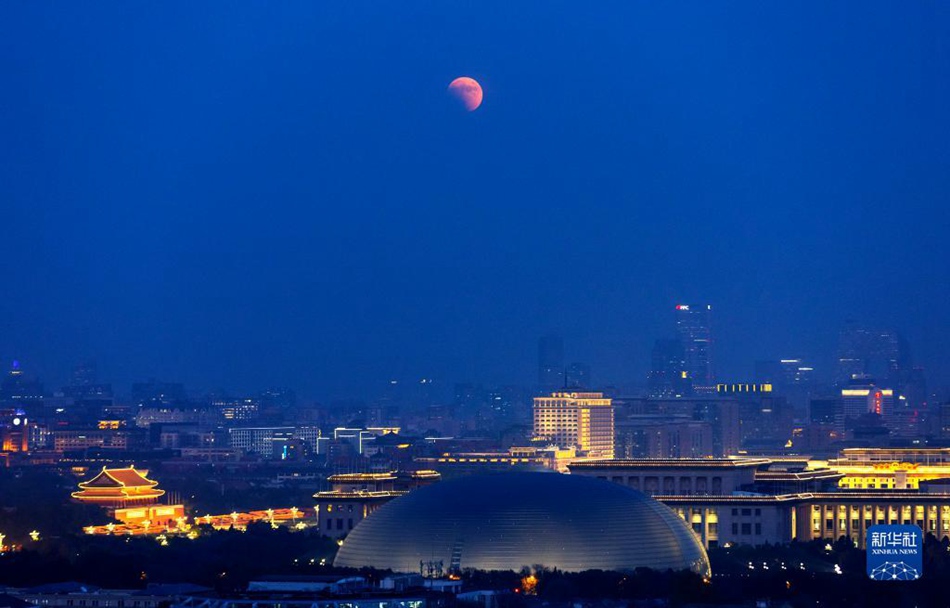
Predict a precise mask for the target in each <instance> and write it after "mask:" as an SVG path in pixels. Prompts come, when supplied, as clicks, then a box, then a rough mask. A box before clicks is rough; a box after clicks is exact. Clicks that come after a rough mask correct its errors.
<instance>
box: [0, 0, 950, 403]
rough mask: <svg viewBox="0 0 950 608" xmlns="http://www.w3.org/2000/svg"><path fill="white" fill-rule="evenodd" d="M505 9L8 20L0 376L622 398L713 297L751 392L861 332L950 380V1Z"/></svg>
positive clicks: (140, 13)
mask: <svg viewBox="0 0 950 608" xmlns="http://www.w3.org/2000/svg"><path fill="white" fill-rule="evenodd" d="M492 6H493V7H494V8H492V9H491V10H489V8H488V7H486V6H481V5H480V6H477V7H476V6H464V7H463V6H451V5H443V6H437V7H436V6H431V7H428V8H423V7H422V6H416V7H414V8H405V7H397V6H390V7H384V8H381V9H380V10H379V11H375V12H371V13H370V12H366V13H361V12H360V11H357V10H355V9H346V10H344V9H343V8H342V7H339V6H334V5H306V4H294V3H291V4H286V5H282V6H279V7H267V9H266V10H265V9H264V8H263V7H258V6H252V5H241V6H236V7H234V8H233V10H232V11H230V12H228V13H227V14H220V13H219V12H218V11H217V10H215V9H214V8H213V7H210V6H204V7H188V9H187V10H186V9H184V7H177V8H176V7H170V8H167V10H166V7H162V8H159V7H142V8H141V10H135V11H129V12H121V11H112V10H110V9H109V8H108V7H106V6H102V5H100V6H91V7H90V6H78V5H69V6H63V7H59V8H58V10H56V11H48V10H47V9H46V8H45V7H43V6H41V5H37V4H35V3H25V4H24V3H15V4H10V5H6V6H4V7H3V8H2V9H0V10H2V16H3V19H2V20H0V37H2V39H4V40H6V41H7V43H8V44H9V45H10V46H11V48H15V49H17V50H18V52H16V53H7V54H6V55H5V59H4V63H3V65H4V67H5V70H4V73H5V80H4V85H5V90H6V91H7V94H6V95H4V100H5V101H4V102H3V104H4V105H3V111H2V112H0V132H2V133H3V135H4V140H5V141H6V142H8V145H5V146H4V147H3V149H2V150H0V201H3V202H2V204H3V208H4V212H5V215H4V222H3V223H2V224H0V259H2V260H3V276H4V280H5V282H6V284H7V285H8V286H9V288H8V289H6V290H5V292H4V293H5V297H4V298H3V299H2V300H0V360H10V359H13V358H17V359H20V360H22V361H24V362H30V365H31V367H33V368H34V369H37V370H38V372H39V373H40V374H41V375H43V376H44V377H50V378H55V377H64V376H65V375H66V374H67V373H68V370H69V368H70V367H71V366H72V365H73V364H74V362H76V361H81V360H85V359H88V358H90V357H92V358H95V359H97V360H98V361H99V364H100V366H101V368H102V369H103V371H108V372H109V374H110V375H112V376H113V377H115V378H121V379H122V381H123V382H132V381H134V380H136V379H139V378H143V377H148V376H155V377H163V378H164V377H167V378H177V379H181V380H182V381H183V382H186V383H187V384H189V385H194V386H198V385H205V386H208V387H213V386H220V385H232V384H240V383H242V382H247V383H249V384H254V385H267V384H278V385H290V384H292V385H295V386H297V387H298V389H299V390H300V391H301V392H302V393H318V392H322V391H324V390H325V391H327V392H329V393H331V394H352V393H355V392H359V391H360V390H361V388H362V387H363V386H364V385H365V384H366V383H367V382H369V381H371V379H373V378H385V377H388V376H397V377H399V376H406V377H408V376H410V375H423V374H425V375H433V376H435V377H438V378H471V379H478V377H479V376H484V377H485V378H496V379H497V381H498V382H503V383H504V382H514V381H517V379H518V378H523V377H532V376H533V375H534V374H535V370H534V361H533V359H534V357H533V355H532V352H533V351H534V349H535V346H536V344H535V341H536V339H537V337H538V336H541V335H544V334H546V333H548V332H551V331H555V332H557V333H559V334H560V335H562V336H563V338H564V340H565V341H566V343H569V344H572V345H574V346H573V347H572V348H574V349H575V350H576V351H577V354H576V360H577V361H583V362H586V363H588V364H590V365H591V367H592V369H593V370H595V371H594V373H595V376H596V378H598V379H599V381H603V382H622V381H624V379H625V378H629V377H636V376H638V375H641V376H642V374H643V373H645V371H646V370H647V369H648V368H649V361H650V345H652V343H653V340H654V338H657V337H662V336H663V335H666V334H667V333H668V332H667V330H666V328H667V327H668V322H669V315H668V310H669V306H670V305H671V304H675V303H678V302H707V303H710V304H712V305H713V306H714V308H715V312H716V326H717V328H719V330H717V331H719V332H720V334H719V337H718V338H717V344H716V348H717V351H716V357H717V360H718V362H719V365H720V366H721V369H720V370H718V371H720V372H721V373H722V374H724V375H729V376H738V375H740V374H741V375H745V374H748V373H751V369H750V367H749V366H750V363H749V362H750V361H754V360H756V359H767V358H780V357H804V358H807V359H810V360H815V362H816V366H817V367H819V368H824V367H825V366H826V365H827V364H828V363H826V362H823V361H821V360H820V359H821V358H822V357H823V356H825V357H833V356H834V354H833V353H834V349H835V347H836V344H837V339H838V338H837V336H838V331H839V328H840V326H841V324H842V323H844V322H845V321H846V320H847V319H856V320H858V321H859V322H861V323H862V324H864V325H866V326H870V327H885V328H892V327H893V328H896V329H897V330H898V331H900V332H901V333H902V334H904V335H905V336H906V338H907V340H908V341H909V342H910V343H911V344H913V345H914V347H915V348H914V350H915V353H914V355H915V358H916V359H917V360H919V361H921V362H923V363H924V365H926V367H927V371H928V374H930V375H931V376H932V377H933V378H935V379H939V378H947V377H950V354H948V353H950V351H948V350H947V349H946V348H944V345H945V344H947V343H950V323H947V315H946V308H945V306H943V305H942V303H943V302H946V301H950V282H948V281H946V280H944V278H945V277H946V276H950V251H948V248H947V247H948V245H947V239H946V238H945V235H946V233H947V228H948V226H950V210H948V207H947V205H946V200H947V192H948V185H947V183H946V173H947V172H946V171H945V168H946V166H947V163H948V159H950V149H948V146H950V144H948V142H950V116H948V113H947V112H946V111H945V108H947V107H950V83H948V80H947V78H946V74H947V73H950V52H948V50H947V48H946V46H945V45H943V44H942V42H941V41H942V40H944V39H945V38H946V36H945V35H944V34H945V32H946V27H947V26H946V24H947V23H948V22H950V15H948V14H947V10H948V9H947V8H946V7H944V6H943V5H940V4H914V5H912V6H909V7H906V9H905V10H902V11H894V10H892V6H891V5H889V4H888V3H883V2H881V3H877V2H871V3H861V4H860V5H857V4H850V3H845V4H842V5H835V6H812V7H804V6H803V7H785V6H771V7H740V6H727V5H725V4H723V5H709V4H706V3H701V2H692V3H686V5H685V6H683V7H681V8H674V7H671V6H660V5H658V6H647V5H624V4H618V5H614V6H612V7H611V8H610V10H603V11H597V10H591V9H589V8H588V9H583V10H582V9H580V8H571V7H569V6H567V5H558V6H553V7H548V8H546V9H545V11H539V10H537V9H536V8H535V7H532V6H530V5H524V6H521V7H515V6H509V5H507V4H505V3H498V4H495V5H492ZM542 13H543V14H542ZM435 23H438V24H439V25H438V27H435V26H434V24H435ZM508 23H510V24H515V25H512V26H511V27H508V26H506V25H504V24H508ZM250 24H253V26H251V25H250ZM340 24H345V25H340ZM528 24H532V26H531V27H529V26H528ZM338 26H339V27H338ZM357 31H358V32H360V33H361V34H360V35H359V36H355V35H354V34H353V32H357ZM457 31H466V32H468V35H467V36H465V43H464V44H463V43H462V42H461V41H460V39H459V37H458V35H457V34H456V32H457ZM528 49H534V50H531V51H528ZM541 49H543V52H542V51H541ZM460 75H467V76H471V77H473V78H475V79H476V80H478V82H480V83H481V85H482V87H483V89H484V100H483V102H482V103H481V105H480V107H478V109H477V110H476V111H474V112H467V111H466V110H465V109H464V108H459V107H458V104H456V103H455V101H456V100H454V99H452V98H451V96H450V95H449V94H448V93H447V92H446V87H447V86H448V84H449V83H450V82H451V81H452V80H453V79H454V78H457V77H459V76H460ZM379 83H386V86H385V87H381V86H380V84H379ZM568 363H570V361H569V362H568Z"/></svg>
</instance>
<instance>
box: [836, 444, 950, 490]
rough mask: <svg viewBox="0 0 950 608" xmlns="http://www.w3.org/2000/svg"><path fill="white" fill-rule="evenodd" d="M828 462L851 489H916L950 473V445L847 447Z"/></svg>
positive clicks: (842, 483) (843, 484) (843, 482)
mask: <svg viewBox="0 0 950 608" xmlns="http://www.w3.org/2000/svg"><path fill="white" fill-rule="evenodd" d="M828 466H829V467H830V468H833V469H834V470H836V471H838V472H840V473H842V474H844V477H843V478H842V480H841V482H840V486H841V488H843V489H849V490H882V489H883V490H916V489H918V488H919V487H920V484H921V482H923V481H931V480H935V479H943V478H947V477H950V448H847V449H844V450H841V452H840V453H839V455H838V458H836V459H833V460H829V461H828Z"/></svg>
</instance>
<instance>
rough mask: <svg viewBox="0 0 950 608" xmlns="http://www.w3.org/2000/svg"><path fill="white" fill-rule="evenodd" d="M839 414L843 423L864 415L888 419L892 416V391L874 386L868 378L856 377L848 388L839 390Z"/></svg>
mask: <svg viewBox="0 0 950 608" xmlns="http://www.w3.org/2000/svg"><path fill="white" fill-rule="evenodd" d="M841 412H842V416H843V417H844V421H843V422H845V423H847V420H848V419H849V418H850V419H857V418H860V417H861V416H864V415H865V414H877V415H878V416H881V418H884V419H888V418H890V417H892V416H893V415H894V391H893V389H889V388H880V387H878V386H875V384H874V383H873V382H872V381H871V380H870V378H864V379H862V377H861V376H858V377H857V378H855V379H853V380H852V382H851V384H850V385H849V386H848V387H846V388H843V389H841Z"/></svg>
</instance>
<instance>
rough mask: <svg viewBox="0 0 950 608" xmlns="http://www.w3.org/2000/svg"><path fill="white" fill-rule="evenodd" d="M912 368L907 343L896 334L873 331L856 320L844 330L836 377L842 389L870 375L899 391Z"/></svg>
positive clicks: (840, 335)
mask: <svg viewBox="0 0 950 608" xmlns="http://www.w3.org/2000/svg"><path fill="white" fill-rule="evenodd" d="M909 369H910V352H909V348H908V346H907V342H906V341H904V340H903V339H902V338H901V336H900V334H898V333H897V332H896V331H893V330H888V329H869V328H867V327H863V326H861V325H858V324H857V323H855V322H853V321H849V322H848V323H847V324H845V326H844V328H843V329H842V330H841V333H840V334H839V341H838V370H837V374H836V378H835V380H836V381H837V383H838V385H839V386H846V385H847V384H848V383H849V382H850V381H851V379H852V378H855V377H857V376H870V377H872V378H873V379H874V380H875V381H877V382H879V383H883V384H887V385H888V386H892V387H895V388H899V387H900V385H901V383H902V380H903V378H902V375H903V374H904V373H905V372H907V371H909Z"/></svg>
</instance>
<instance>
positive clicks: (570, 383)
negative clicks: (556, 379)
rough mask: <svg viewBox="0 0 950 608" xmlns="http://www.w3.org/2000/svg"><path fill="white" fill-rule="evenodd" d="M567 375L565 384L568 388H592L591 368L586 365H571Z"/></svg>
mask: <svg viewBox="0 0 950 608" xmlns="http://www.w3.org/2000/svg"><path fill="white" fill-rule="evenodd" d="M565 373H566V376H565V377H564V384H565V385H566V386H567V388H588V387H590V366H589V365H587V364H586V363H571V364H570V365H569V366H568V367H567V371H566V372H565Z"/></svg>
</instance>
